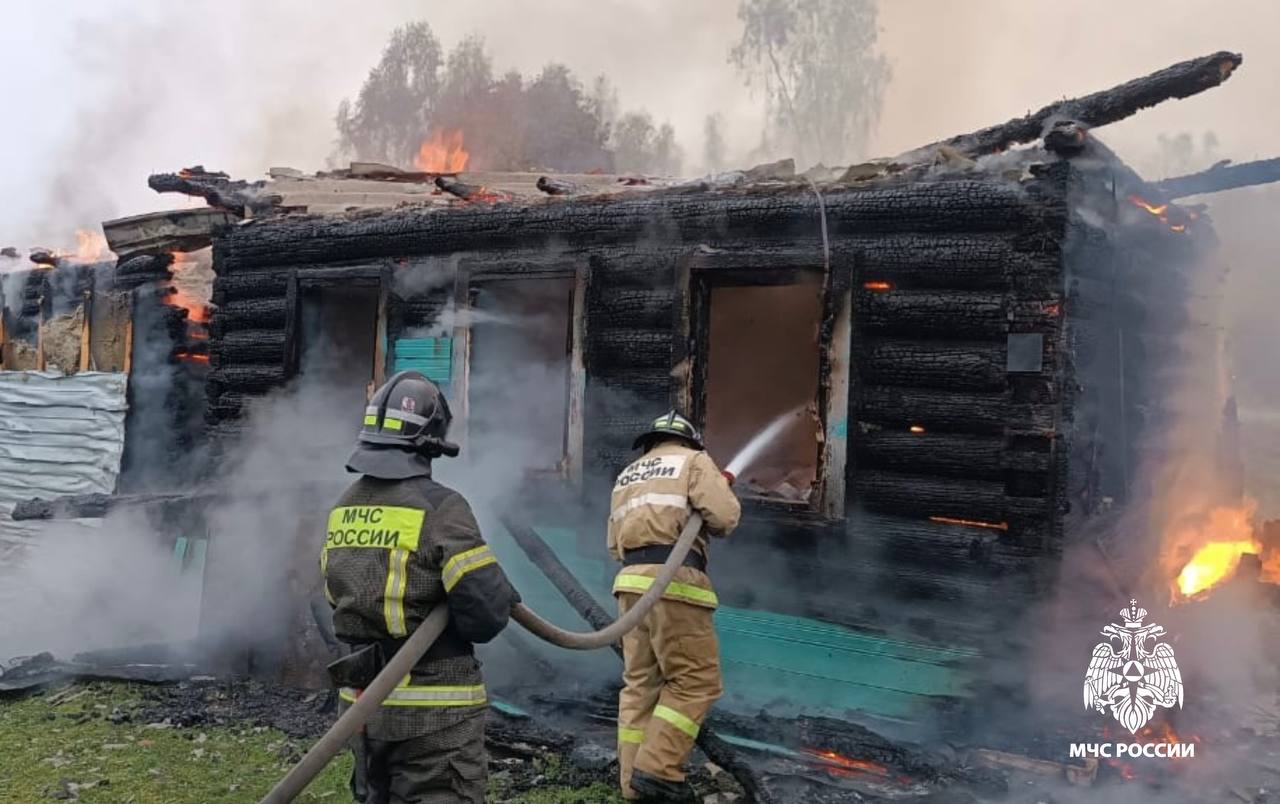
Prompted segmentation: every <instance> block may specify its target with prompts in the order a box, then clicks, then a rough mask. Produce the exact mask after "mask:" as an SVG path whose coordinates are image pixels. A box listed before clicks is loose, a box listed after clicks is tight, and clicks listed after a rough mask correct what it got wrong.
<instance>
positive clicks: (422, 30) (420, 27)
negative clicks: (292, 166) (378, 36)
mask: <svg viewBox="0 0 1280 804" xmlns="http://www.w3.org/2000/svg"><path fill="white" fill-rule="evenodd" d="M440 65H441V50H440V43H439V42H438V41H437V40H436V37H435V34H433V33H432V32H431V27H430V26H429V25H427V23H425V22H414V23H410V24H408V25H405V26H403V27H401V28H397V29H396V30H395V31H394V32H392V34H391V41H390V42H388V43H387V47H386V49H385V50H383V51H382V58H381V59H380V60H379V61H378V64H377V66H375V67H374V68H373V69H372V70H370V71H369V77H368V78H366V79H365V82H364V85H363V86H361V87H360V94H359V95H358V96H356V102H355V103H354V104H352V103H350V102H349V101H347V100H344V101H342V103H341V104H339V105H338V112H337V115H336V119H335V122H336V124H337V128H338V148H339V150H340V151H341V152H343V153H346V154H354V155H356V156H358V157H359V158H361V159H371V160H378V161H383V162H390V163H392V164H405V163H407V162H409V161H410V160H411V158H412V155H413V154H414V152H415V151H416V150H417V147H418V144H419V142H421V140H422V136H423V133H424V132H425V131H426V129H427V122H428V121H429V120H430V119H431V114H432V111H433V109H434V108H435V104H436V100H437V97H438V95H439V92H440Z"/></svg>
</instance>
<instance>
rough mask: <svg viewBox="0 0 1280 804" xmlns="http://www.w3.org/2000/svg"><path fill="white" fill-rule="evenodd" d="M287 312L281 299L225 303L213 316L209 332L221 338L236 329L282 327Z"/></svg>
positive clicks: (244, 300) (242, 300) (286, 307)
mask: <svg viewBox="0 0 1280 804" xmlns="http://www.w3.org/2000/svg"><path fill="white" fill-rule="evenodd" d="M287 310H288V306H287V305H286V304H285V300H284V299H283V298H274V299H270V298H268V299H240V300H237V301H232V302H227V303H226V304H224V305H222V307H219V308H218V311H217V313H215V314H214V316H213V322H212V324H211V326H210V331H211V332H212V333H213V335H214V336H215V337H222V336H224V335H225V334H226V333H228V332H231V331H232V330H237V329H249V328H262V327H279V326H283V325H284V320H285V316H286V315H287Z"/></svg>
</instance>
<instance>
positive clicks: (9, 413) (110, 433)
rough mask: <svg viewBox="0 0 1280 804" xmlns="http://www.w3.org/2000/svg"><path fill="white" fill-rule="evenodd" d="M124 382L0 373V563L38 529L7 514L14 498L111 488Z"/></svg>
mask: <svg viewBox="0 0 1280 804" xmlns="http://www.w3.org/2000/svg"><path fill="white" fill-rule="evenodd" d="M126 387H127V376H126V375H124V374H117V373H108V372H98V371H92V372H81V373H79V374H75V375H72V376H70V377H65V376H63V375H62V374H61V373H59V372H40V371H0V561H3V559H4V556H5V554H6V553H7V552H9V551H10V550H11V549H12V548H13V547H14V546H15V545H17V544H21V543H22V541H23V540H24V539H25V538H26V537H29V536H30V535H32V534H33V533H34V532H35V531H36V530H37V529H38V527H39V523H30V524H28V523H22V522H14V521H13V520H12V519H10V518H9V512H10V511H11V510H12V509H13V505H14V503H16V502H19V501H21V500H28V499H31V498H33V497H41V498H43V499H51V498H53V497H61V496H63V495H67V494H91V493H95V492H98V493H103V494H110V493H111V492H112V491H113V490H114V489H115V485H116V477H117V476H118V475H119V474H120V456H121V454H122V452H123V451H124V419H125V412H126V410H127V409H128V403H127V402H126V399H125V390H126Z"/></svg>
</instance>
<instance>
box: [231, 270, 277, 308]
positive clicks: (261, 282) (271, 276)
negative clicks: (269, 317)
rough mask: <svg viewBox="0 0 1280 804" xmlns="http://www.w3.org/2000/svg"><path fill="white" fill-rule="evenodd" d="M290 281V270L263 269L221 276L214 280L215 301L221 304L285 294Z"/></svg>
mask: <svg viewBox="0 0 1280 804" xmlns="http://www.w3.org/2000/svg"><path fill="white" fill-rule="evenodd" d="M288 281H289V272H288V271H261V272H257V273H244V274H227V275H226V276H219V277H218V278H217V279H215V280H214V282H213V303H214V304H219V305H221V304H226V303H227V302H229V301H238V300H240V299H261V298H264V297H268V296H283V295H284V291H285V285H286V284H287V283H288Z"/></svg>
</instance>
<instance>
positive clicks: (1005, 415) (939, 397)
mask: <svg viewBox="0 0 1280 804" xmlns="http://www.w3.org/2000/svg"><path fill="white" fill-rule="evenodd" d="M854 418H856V419H861V420H864V421H868V422H874V423H876V424H879V425H883V426H898V427H900V428H902V429H907V428H909V427H911V426H913V425H916V426H920V427H923V428H925V431H926V432H932V431H939V432H960V433H992V434H998V433H1003V432H1004V431H1005V429H1006V428H1008V429H1011V430H1016V431H1025V432H1044V431H1048V430H1051V429H1052V428H1053V407H1052V406H1051V405H1035V404H1030V403H1015V402H1013V401H1012V400H1011V399H1010V398H1009V395H1008V394H1007V393H1006V392H1004V391H1001V392H999V393H987V394H979V393H962V392H957V391H933V390H921V389H918V388H898V387H892V386H885V385H870V386H866V387H864V388H863V389H862V394H861V398H860V400H859V401H858V406H857V408H856V410H855V413H854Z"/></svg>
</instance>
